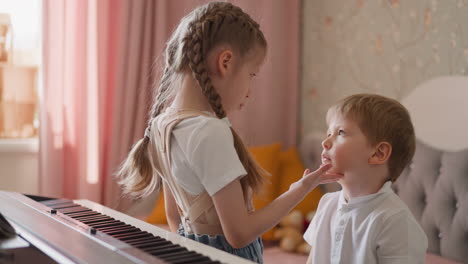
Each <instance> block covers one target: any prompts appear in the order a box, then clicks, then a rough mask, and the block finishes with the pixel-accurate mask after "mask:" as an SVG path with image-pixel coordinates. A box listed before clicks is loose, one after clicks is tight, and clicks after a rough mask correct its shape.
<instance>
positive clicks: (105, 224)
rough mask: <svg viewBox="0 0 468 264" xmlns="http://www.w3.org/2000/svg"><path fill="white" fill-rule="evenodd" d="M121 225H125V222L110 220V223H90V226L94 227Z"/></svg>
mask: <svg viewBox="0 0 468 264" xmlns="http://www.w3.org/2000/svg"><path fill="white" fill-rule="evenodd" d="M120 225H124V223H122V222H121V221H119V220H114V221H110V222H108V223H96V224H89V226H92V227H94V228H99V227H107V226H120Z"/></svg>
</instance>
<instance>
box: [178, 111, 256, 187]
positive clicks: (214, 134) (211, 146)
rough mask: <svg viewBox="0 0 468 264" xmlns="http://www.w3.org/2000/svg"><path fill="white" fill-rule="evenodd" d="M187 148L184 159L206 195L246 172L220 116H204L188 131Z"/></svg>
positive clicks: (231, 137) (229, 132) (228, 129)
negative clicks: (204, 117)
mask: <svg viewBox="0 0 468 264" xmlns="http://www.w3.org/2000/svg"><path fill="white" fill-rule="evenodd" d="M188 149H189V151H187V159H188V163H189V165H190V166H191V167H192V168H193V170H194V172H195V174H196V175H197V177H198V178H199V180H200V182H201V184H202V185H203V186H204V188H205V190H206V191H207V192H208V194H209V195H210V196H213V195H214V194H215V193H216V192H218V191H219V190H221V189H222V188H223V187H225V186H226V185H228V184H229V183H231V182H232V181H234V180H236V179H237V178H239V177H241V176H244V175H246V174H247V172H246V171H245V169H244V166H243V165H242V163H241V161H240V160H239V156H238V155H237V152H236V149H235V147H234V139H233V135H232V132H231V129H230V128H229V126H228V124H227V123H226V122H224V121H222V120H220V119H216V118H207V120H206V123H205V124H204V125H203V126H202V127H200V129H199V130H198V131H194V133H192V136H191V138H190V143H189V146H188Z"/></svg>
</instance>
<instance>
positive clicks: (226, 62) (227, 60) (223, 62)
mask: <svg viewBox="0 0 468 264" xmlns="http://www.w3.org/2000/svg"><path fill="white" fill-rule="evenodd" d="M216 68H217V70H218V72H219V74H220V75H221V76H225V75H226V74H227V73H228V71H230V70H231V68H232V51H231V50H229V49H226V50H223V51H221V53H219V56H218V59H217V63H216Z"/></svg>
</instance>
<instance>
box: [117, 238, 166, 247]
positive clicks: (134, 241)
mask: <svg viewBox="0 0 468 264" xmlns="http://www.w3.org/2000/svg"><path fill="white" fill-rule="evenodd" d="M162 241H167V240H165V239H162V238H157V237H154V236H153V237H145V238H136V239H129V240H127V241H125V243H127V244H130V245H132V246H137V245H145V244H150V243H159V242H162Z"/></svg>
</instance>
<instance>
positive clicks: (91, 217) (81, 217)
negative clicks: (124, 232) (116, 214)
mask: <svg viewBox="0 0 468 264" xmlns="http://www.w3.org/2000/svg"><path fill="white" fill-rule="evenodd" d="M72 218H73V219H76V220H79V221H85V220H91V219H100V218H106V219H110V217H108V216H105V215H88V216H78V217H72Z"/></svg>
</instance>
